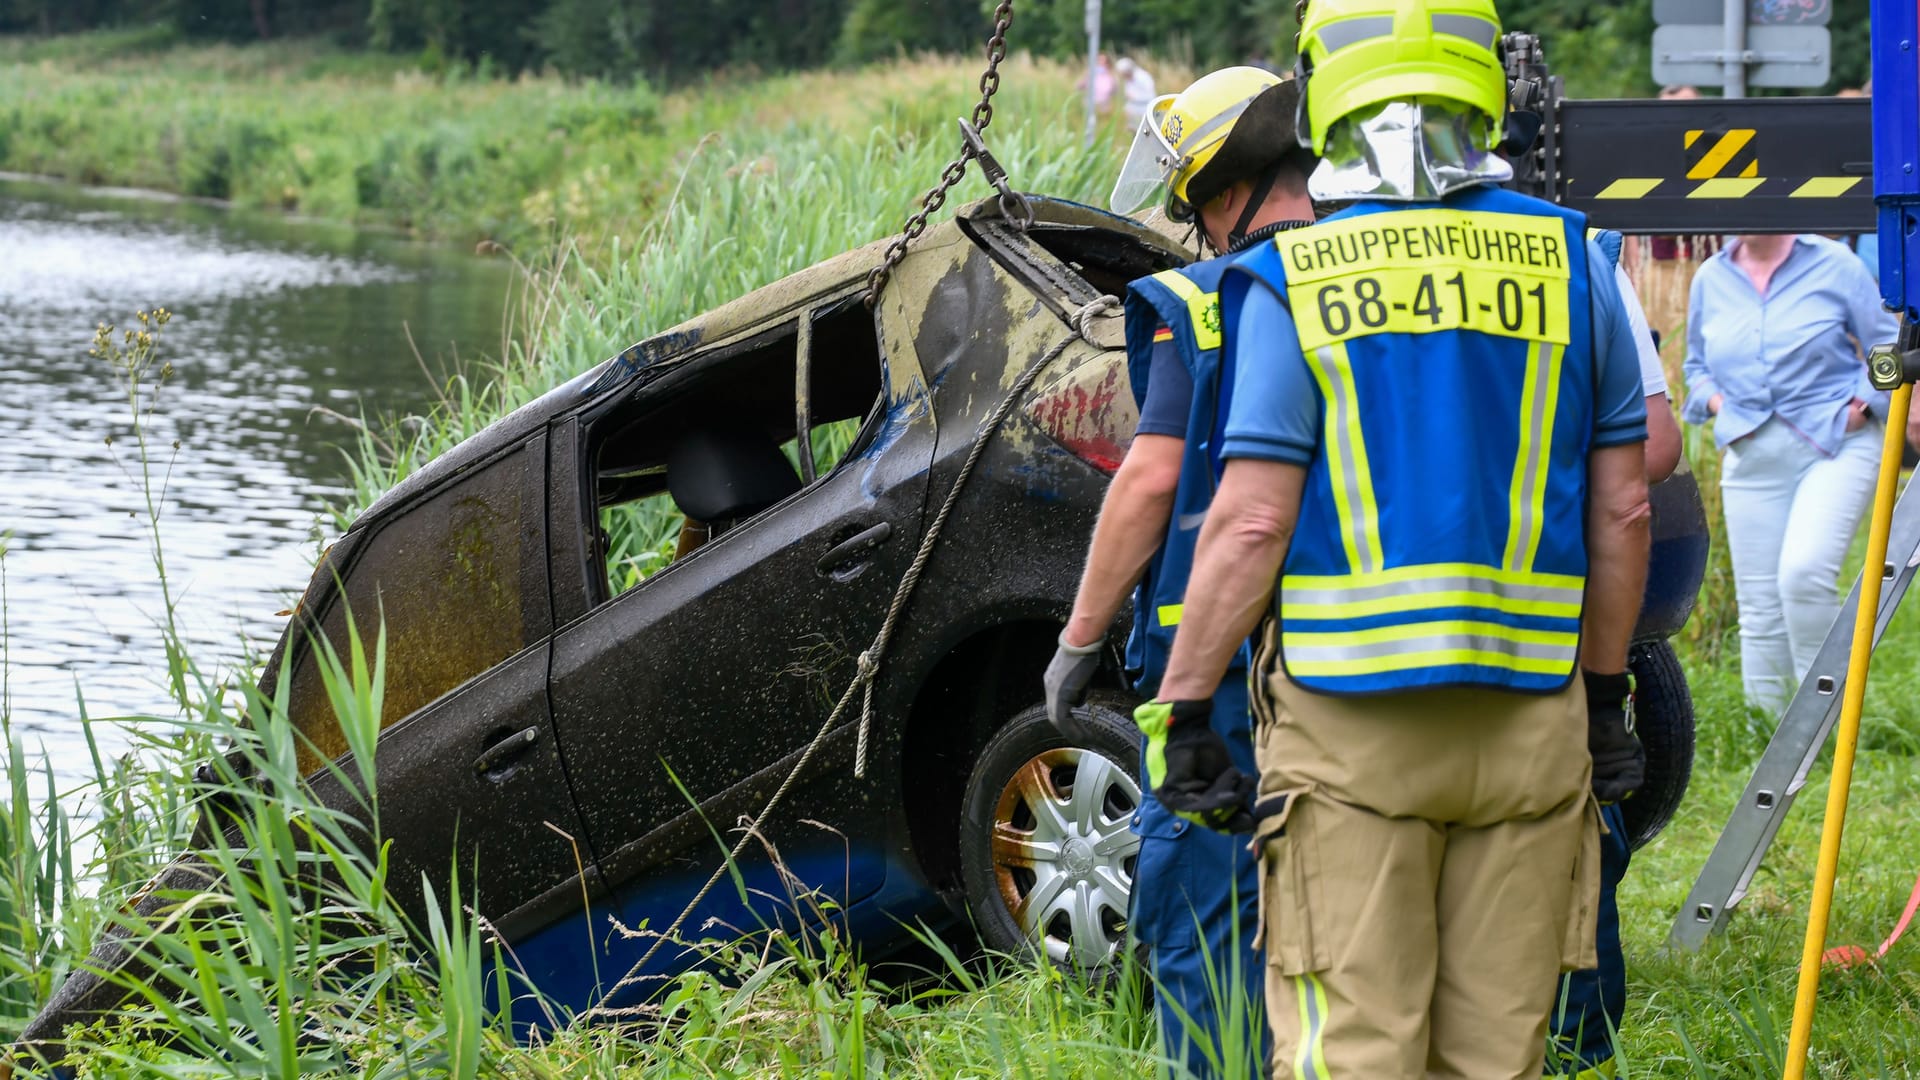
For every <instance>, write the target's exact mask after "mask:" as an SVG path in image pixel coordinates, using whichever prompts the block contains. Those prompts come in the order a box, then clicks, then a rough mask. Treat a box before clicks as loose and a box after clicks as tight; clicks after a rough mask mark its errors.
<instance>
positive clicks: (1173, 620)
mask: <svg viewBox="0 0 1920 1080" xmlns="http://www.w3.org/2000/svg"><path fill="white" fill-rule="evenodd" d="M1185 608H1186V605H1185V604H1161V605H1160V610H1159V611H1158V612H1157V614H1158V615H1159V616H1160V625H1161V626H1179V625H1180V613H1181V612H1182V611H1183V610H1184V609H1185Z"/></svg>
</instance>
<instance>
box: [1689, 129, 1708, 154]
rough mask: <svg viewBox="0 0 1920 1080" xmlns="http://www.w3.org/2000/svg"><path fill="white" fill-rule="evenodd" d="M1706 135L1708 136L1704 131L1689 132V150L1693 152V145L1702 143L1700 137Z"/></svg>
mask: <svg viewBox="0 0 1920 1080" xmlns="http://www.w3.org/2000/svg"><path fill="white" fill-rule="evenodd" d="M1705 134H1706V132H1704V131H1689V132H1687V144H1686V145H1687V149H1689V150H1691V149H1693V144H1694V143H1697V142H1699V141H1700V136H1702V135H1705Z"/></svg>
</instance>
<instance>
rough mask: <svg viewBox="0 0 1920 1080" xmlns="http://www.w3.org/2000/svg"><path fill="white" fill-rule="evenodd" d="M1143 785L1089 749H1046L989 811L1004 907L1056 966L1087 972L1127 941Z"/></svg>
mask: <svg viewBox="0 0 1920 1080" xmlns="http://www.w3.org/2000/svg"><path fill="white" fill-rule="evenodd" d="M1139 806H1140V788H1139V786H1138V785H1136V784H1135V783H1134V781H1133V778H1132V777H1130V776H1128V775H1127V773H1126V770H1125V769H1122V768H1121V767H1120V766H1119V765H1117V764H1116V763H1114V762H1113V761H1112V760H1111V759H1109V758H1107V757H1105V756H1104V755H1102V754H1099V753H1097V752H1095V751H1092V750H1081V749H1073V748H1061V749H1057V750H1048V751H1045V752H1043V753H1041V754H1039V755H1037V756H1035V757H1034V758H1032V759H1031V760H1029V761H1028V762H1027V763H1026V764H1025V765H1023V766H1021V767H1020V768H1019V769H1018V770H1017V771H1016V772H1015V773H1014V775H1013V777H1012V778H1011V779H1010V780H1009V781H1008V782H1007V786H1006V788H1005V789H1004V790H1003V791H1002V793H1001V796H1000V801H999V804H998V806H997V808H996V812H995V814H994V823H993V855H994V872H995V876H996V878H997V879H998V882H999V885H1000V895H1001V898H1002V899H1003V900H1005V902H1006V905H1007V910H1008V911H1010V912H1012V914H1013V916H1014V918H1015V919H1016V920H1017V921H1018V922H1019V923H1020V925H1021V927H1022V928H1023V929H1025V930H1026V931H1027V933H1028V934H1030V935H1032V936H1033V937H1034V938H1035V939H1036V940H1037V941H1038V942H1039V944H1040V945H1041V947H1042V948H1044V949H1045V950H1046V953H1047V955H1048V956H1049V957H1050V958H1052V959H1053V960H1054V962H1056V963H1061V964H1070V965H1072V966H1075V967H1079V968H1083V969H1088V968H1093V967H1097V966H1099V965H1101V964H1104V963H1106V962H1108V961H1109V960H1111V959H1112V957H1113V955H1114V953H1115V951H1116V950H1117V949H1118V948H1119V947H1120V944H1121V941H1122V939H1123V938H1124V937H1125V935H1126V918H1127V900H1128V897H1129V896H1130V895H1131V894H1132V892H1133V870H1134V860H1135V857H1136V855H1137V854H1138V852H1139V850H1140V838H1139V837H1137V836H1135V835H1133V833H1132V831H1131V830H1130V829H1129V828H1128V825H1129V824H1130V823H1131V821H1132V819H1133V815H1134V813H1135V812H1136V811H1137V810H1138V809H1139Z"/></svg>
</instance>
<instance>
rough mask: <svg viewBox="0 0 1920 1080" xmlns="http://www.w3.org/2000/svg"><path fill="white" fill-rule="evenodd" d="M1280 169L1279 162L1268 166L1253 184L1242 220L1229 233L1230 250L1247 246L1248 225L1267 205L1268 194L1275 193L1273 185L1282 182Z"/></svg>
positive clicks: (1242, 209) (1241, 214) (1228, 244)
mask: <svg viewBox="0 0 1920 1080" xmlns="http://www.w3.org/2000/svg"><path fill="white" fill-rule="evenodd" d="M1280 169H1281V165H1280V163H1279V162H1275V163H1274V164H1272V165H1270V166H1268V167H1267V170H1266V171H1265V172H1263V173H1261V174H1260V179H1259V181H1258V182H1257V183H1255V184H1254V185H1253V194H1252V195H1251V196H1250V197H1249V198H1248V199H1247V205H1245V206H1243V207H1241V208H1240V220H1239V221H1236V222H1234V225H1233V231H1232V232H1229V233H1227V250H1228V251H1230V252H1231V251H1239V250H1240V249H1241V248H1242V247H1243V246H1245V243H1246V239H1247V227H1248V226H1250V225H1252V224H1253V218H1254V215H1256V214H1258V213H1259V212H1260V208H1261V207H1263V206H1265V205H1267V196H1269V195H1271V194H1273V185H1275V184H1277V183H1279V182H1280Z"/></svg>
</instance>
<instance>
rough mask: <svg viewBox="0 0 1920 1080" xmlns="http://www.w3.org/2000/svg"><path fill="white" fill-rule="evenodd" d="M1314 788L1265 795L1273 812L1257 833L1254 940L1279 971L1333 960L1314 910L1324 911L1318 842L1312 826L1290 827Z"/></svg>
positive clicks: (1305, 969) (1303, 970)
mask: <svg viewBox="0 0 1920 1080" xmlns="http://www.w3.org/2000/svg"><path fill="white" fill-rule="evenodd" d="M1312 791H1313V789H1312V788H1311V787H1299V788H1292V789H1289V790H1287V791H1280V792H1273V793H1270V794H1266V795H1262V796H1261V802H1262V803H1263V804H1265V805H1267V806H1269V807H1271V808H1272V812H1271V813H1269V814H1268V815H1267V816H1266V817H1264V818H1262V819H1261V820H1260V823H1259V825H1257V826H1256V827H1255V829H1254V834H1253V843H1254V845H1255V849H1256V850H1257V851H1258V852H1259V853H1260V864H1261V865H1260V936H1259V937H1258V938H1257V939H1255V941H1254V945H1255V947H1258V948H1265V950H1266V954H1267V967H1268V968H1269V969H1270V970H1272V971H1274V972H1277V973H1278V974H1281V975H1303V974H1305V973H1307V972H1309V971H1321V970H1324V969H1325V968H1326V967H1327V966H1328V965H1329V964H1330V963H1331V959H1330V951H1329V948H1328V945H1327V943H1326V942H1325V941H1324V940H1322V937H1323V936H1324V935H1316V934H1315V933H1314V916H1315V913H1316V912H1323V911H1324V910H1325V908H1324V907H1323V906H1322V896H1321V894H1322V891H1323V884H1322V874H1321V866H1320V848H1319V844H1318V842H1317V841H1316V839H1315V837H1314V834H1313V830H1312V829H1311V828H1310V827H1309V828H1288V825H1289V823H1291V822H1293V821H1294V820H1295V819H1296V812H1297V811H1298V810H1299V807H1300V803H1301V800H1303V799H1308V798H1311V797H1312ZM1283 799H1284V803H1282V800H1283Z"/></svg>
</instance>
